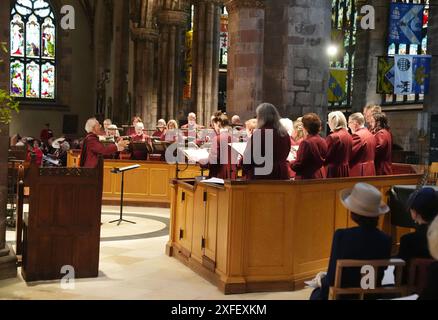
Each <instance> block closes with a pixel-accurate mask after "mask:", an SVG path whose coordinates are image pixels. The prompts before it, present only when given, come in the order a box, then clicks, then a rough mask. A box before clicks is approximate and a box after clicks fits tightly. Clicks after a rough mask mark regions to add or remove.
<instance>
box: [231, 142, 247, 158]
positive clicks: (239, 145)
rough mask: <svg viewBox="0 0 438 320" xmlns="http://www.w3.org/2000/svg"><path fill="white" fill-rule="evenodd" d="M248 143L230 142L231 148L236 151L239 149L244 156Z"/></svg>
mask: <svg viewBox="0 0 438 320" xmlns="http://www.w3.org/2000/svg"><path fill="white" fill-rule="evenodd" d="M247 145H248V143H247V142H235V143H230V144H229V146H230V147H231V148H233V149H234V150H235V151H237V152H238V153H239V154H240V155H242V156H243V154H244V153H245V150H246V146H247Z"/></svg>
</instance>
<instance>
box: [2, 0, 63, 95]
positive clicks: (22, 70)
mask: <svg viewBox="0 0 438 320" xmlns="http://www.w3.org/2000/svg"><path fill="white" fill-rule="evenodd" d="M10 21H11V25H10V30H11V35H10V43H11V47H10V56H11V59H10V61H11V67H10V72H11V75H10V76H11V83H10V85H11V88H10V92H11V96H13V97H16V98H23V99H42V100H54V99H55V92H56V90H55V88H56V79H55V75H56V21H55V16H54V13H53V9H52V6H51V5H50V3H49V1H47V0H16V1H13V5H12V10H11V20H10Z"/></svg>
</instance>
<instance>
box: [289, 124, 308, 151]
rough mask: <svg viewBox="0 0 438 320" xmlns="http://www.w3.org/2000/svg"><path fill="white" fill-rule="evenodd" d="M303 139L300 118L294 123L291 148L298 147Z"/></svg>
mask: <svg viewBox="0 0 438 320" xmlns="http://www.w3.org/2000/svg"><path fill="white" fill-rule="evenodd" d="M304 138H305V134H304V127H303V118H302V117H301V118H298V119H297V120H296V121H295V122H294V133H293V135H292V140H291V142H292V147H299V146H300V144H301V142H303V140H304Z"/></svg>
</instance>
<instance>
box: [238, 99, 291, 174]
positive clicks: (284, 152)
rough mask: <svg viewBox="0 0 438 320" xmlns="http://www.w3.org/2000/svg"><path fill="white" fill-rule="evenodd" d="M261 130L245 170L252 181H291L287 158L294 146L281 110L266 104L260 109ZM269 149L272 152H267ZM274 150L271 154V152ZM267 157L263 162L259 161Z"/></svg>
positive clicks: (249, 149) (254, 137)
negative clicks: (284, 124) (283, 123)
mask: <svg viewBox="0 0 438 320" xmlns="http://www.w3.org/2000/svg"><path fill="white" fill-rule="evenodd" d="M257 128H258V129H257V130H255V131H254V132H253V134H252V136H251V138H250V139H249V141H248V145H247V147H246V149H245V152H244V155H243V170H244V173H245V176H246V178H247V179H249V180H289V179H290V176H289V173H290V169H289V166H288V162H287V158H288V156H289V153H290V149H291V144H290V137H289V135H288V133H287V130H286V129H285V128H284V127H283V125H282V124H281V122H280V114H279V113H278V110H277V108H275V106H273V105H272V104H270V103H262V104H261V105H260V106H259V107H258V108H257ZM266 148H268V150H266ZM270 148H272V149H271V150H269V149H270ZM260 157H263V158H262V159H257V158H260Z"/></svg>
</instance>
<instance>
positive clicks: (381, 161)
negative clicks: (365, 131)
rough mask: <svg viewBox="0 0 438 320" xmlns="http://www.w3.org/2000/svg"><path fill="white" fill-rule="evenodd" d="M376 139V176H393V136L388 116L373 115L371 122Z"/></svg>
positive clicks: (381, 114) (382, 114)
mask: <svg viewBox="0 0 438 320" xmlns="http://www.w3.org/2000/svg"><path fill="white" fill-rule="evenodd" d="M371 124H372V127H373V128H374V131H373V133H374V137H375V139H376V158H375V159H374V164H375V165H376V174H377V175H378V176H389V175H392V134H391V131H390V130H391V129H390V128H389V125H388V118H387V117H386V114H384V113H382V112H380V113H375V114H374V115H373V118H372V121H371Z"/></svg>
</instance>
